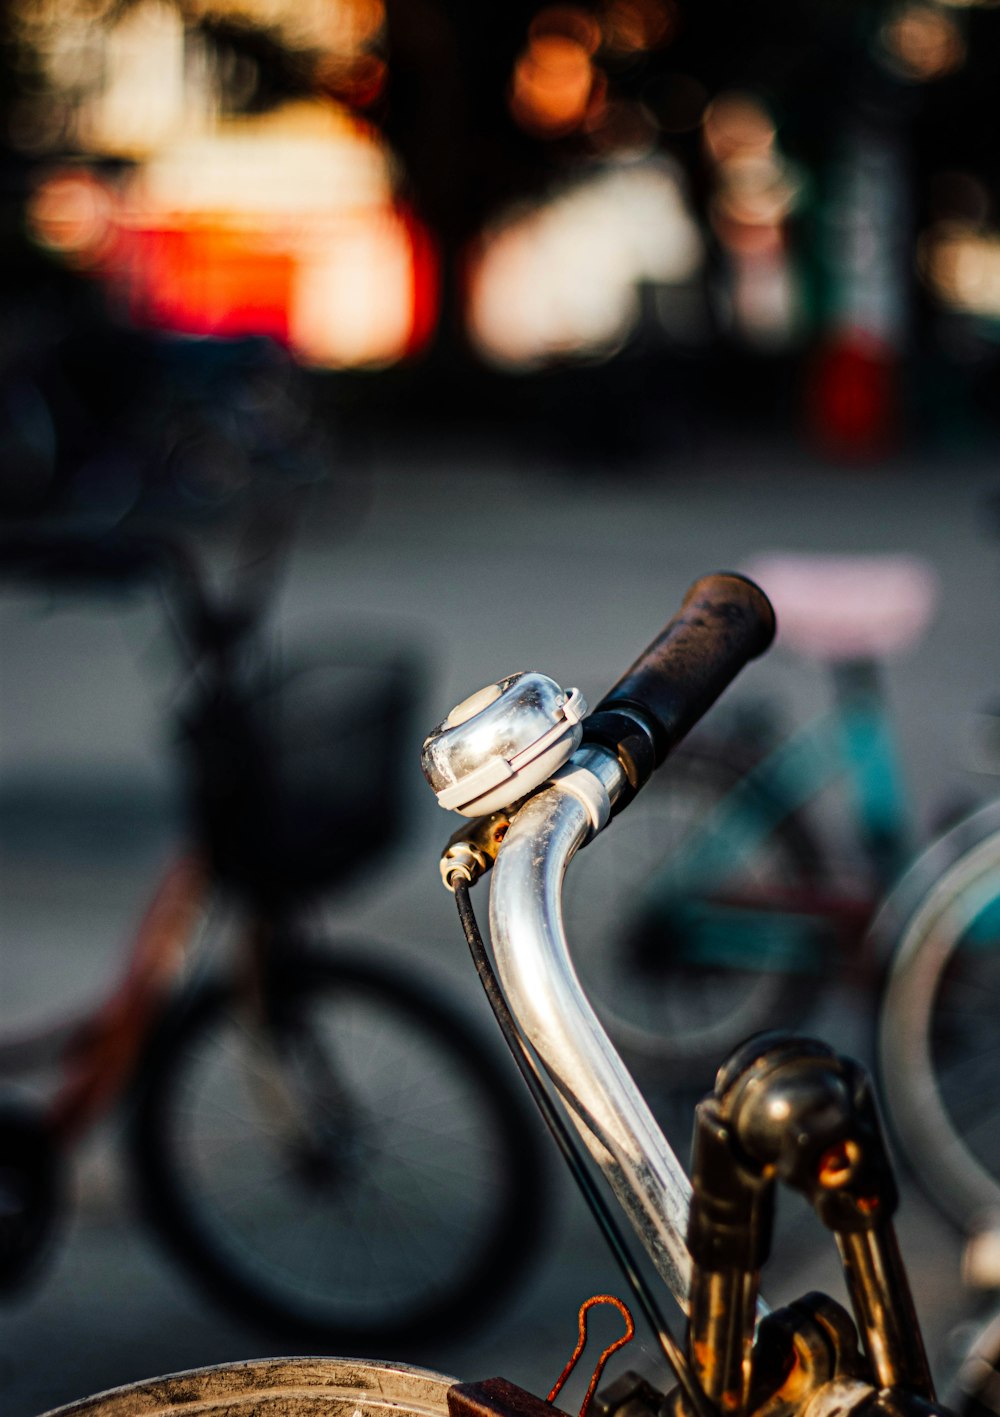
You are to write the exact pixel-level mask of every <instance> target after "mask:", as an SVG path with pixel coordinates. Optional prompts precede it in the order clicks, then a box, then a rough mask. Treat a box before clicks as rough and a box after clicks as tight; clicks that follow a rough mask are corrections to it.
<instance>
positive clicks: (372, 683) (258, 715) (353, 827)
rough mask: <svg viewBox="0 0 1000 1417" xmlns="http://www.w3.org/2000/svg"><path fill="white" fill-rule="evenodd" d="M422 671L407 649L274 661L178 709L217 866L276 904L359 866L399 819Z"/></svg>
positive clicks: (198, 811)
mask: <svg viewBox="0 0 1000 1417" xmlns="http://www.w3.org/2000/svg"><path fill="white" fill-rule="evenodd" d="M418 697H419V674H418V672H416V670H415V666H414V665H413V664H412V663H408V662H405V661H404V660H402V659H398V658H397V659H385V660H381V661H378V662H373V661H372V660H370V659H363V658H358V659H347V658H343V659H337V660H334V661H326V662H315V663H300V664H298V665H291V666H288V665H285V666H282V667H281V668H280V669H276V668H275V667H274V666H269V667H268V668H267V669H266V670H263V671H257V672H256V673H255V674H254V675H253V676H252V677H251V678H250V679H249V680H247V681H244V682H241V683H240V684H239V686H238V687H234V686H232V685H225V686H218V685H217V686H216V687H215V688H214V689H211V690H202V691H201V693H200V694H199V695H198V696H197V697H196V699H195V701H194V702H193V703H192V704H191V705H190V706H189V707H188V709H187V710H186V711H185V713H184V714H183V715H182V725H183V733H182V742H183V745H184V748H185V750H186V752H187V756H188V781H189V785H190V809H191V815H192V819H193V828H194V833H195V836H196V837H197V839H198V840H199V841H200V843H201V845H202V847H203V848H204V850H205V851H206V852H207V854H208V857H209V860H210V863H211V865H212V868H213V870H214V871H215V873H216V874H217V876H218V878H219V879H221V880H222V881H223V882H225V883H226V884H228V885H229V886H231V887H232V888H234V889H235V890H237V891H238V892H240V893H241V894H243V895H246V896H249V897H250V898H252V899H254V900H255V901H258V902H261V903H265V904H267V903H270V904H273V905H277V904H280V903H282V902H283V901H287V900H288V899H289V898H292V897H301V896H303V895H308V894H313V893H316V892H319V891H325V890H328V889H330V888H331V887H333V886H335V885H337V884H338V883H340V882H343V881H344V880H345V879H347V878H349V877H350V876H351V875H352V874H354V873H356V872H358V871H359V870H360V869H361V867H362V866H363V865H364V864H365V863H366V862H367V861H368V859H369V858H370V857H372V856H374V855H375V854H377V853H379V852H381V851H382V850H384V849H385V848H386V847H388V846H389V845H390V844H391V843H392V841H393V839H394V837H395V836H396V835H397V833H398V831H399V829H400V820H399V819H400V815H401V813H400V810H399V808H400V799H401V796H402V794H401V784H402V782H403V781H404V780H405V771H406V767H407V765H408V750H409V748H410V746H411V744H412V741H413V734H414V731H415V722H416V712H415V710H416V705H417V700H418Z"/></svg>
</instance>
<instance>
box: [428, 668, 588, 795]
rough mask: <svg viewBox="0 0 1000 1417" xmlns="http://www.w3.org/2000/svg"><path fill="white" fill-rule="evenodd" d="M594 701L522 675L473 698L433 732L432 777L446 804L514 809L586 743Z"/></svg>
mask: <svg viewBox="0 0 1000 1417" xmlns="http://www.w3.org/2000/svg"><path fill="white" fill-rule="evenodd" d="M586 712H587V704H586V701H585V700H584V697H583V695H582V694H581V693H580V691H579V689H568V690H566V691H564V690H562V689H560V687H559V685H558V684H557V683H556V682H555V680H554V679H549V678H548V677H547V676H546V675H545V674H536V673H535V672H534V671H531V670H528V671H524V670H522V671H521V673H519V674H509V675H508V676H507V678H506V679H500V680H498V681H497V682H496V683H495V684H487V686H486V687H485V689H480V690H478V692H477V693H475V694H470V696H469V697H468V698H467V699H463V700H462V702H461V703H460V704H457V705H456V707H455V708H453V709H452V711H451V713H450V714H449V715H448V717H447V718H446V719H445V720H444V722H443V723H439V724H438V726H437V727H436V728H435V729H434V730H433V731H432V732H431V733H429V734H428V736H427V738H426V739H425V740H424V746H423V749H422V750H421V754H420V762H421V766H422V767H423V770H424V776H425V777H426V779H427V781H428V782H429V783H430V785H431V787H433V789H434V791H435V793H436V794H437V799H438V802H439V803H440V804H441V806H442V807H445V808H447V809H449V810H453V811H456V812H461V813H462V815H463V816H465V817H480V816H485V815H486V814H487V813H489V812H496V811H499V809H500V808H501V807H509V806H510V805H511V804H512V803H514V802H517V801H519V800H520V798H522V797H524V796H526V795H527V793H529V792H530V791H531V790H532V789H533V788H535V787H538V786H539V785H540V784H541V783H543V782H544V781H545V779H546V778H548V777H551V776H552V774H553V773H554V772H556V771H557V770H558V769H559V768H561V767H562V765H563V763H565V762H566V761H567V759H568V758H569V756H570V754H571V753H573V752H574V751H575V750H576V748H577V747H579V744H580V738H581V736H582V734H583V728H582V726H581V720H582V718H583V716H584V714H585V713H586Z"/></svg>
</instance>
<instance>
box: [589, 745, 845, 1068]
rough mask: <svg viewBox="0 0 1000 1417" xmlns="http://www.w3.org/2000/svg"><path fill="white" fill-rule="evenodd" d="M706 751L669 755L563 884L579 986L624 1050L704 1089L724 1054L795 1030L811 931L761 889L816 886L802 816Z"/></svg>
mask: <svg viewBox="0 0 1000 1417" xmlns="http://www.w3.org/2000/svg"><path fill="white" fill-rule="evenodd" d="M725 753H726V749H724V748H723V749H722V750H721V751H720V750H717V749H715V748H713V747H712V746H710V745H704V744H702V745H700V746H699V747H697V748H691V749H690V750H683V751H681V752H678V753H676V754H675V755H674V756H673V757H672V758H671V759H670V761H669V762H668V763H667V765H666V767H665V768H664V769H663V771H662V773H661V774H660V776H659V777H658V778H657V777H654V779H653V780H652V782H651V783H650V785H649V786H648V787H646V788H645V789H644V791H643V792H642V793H641V794H640V795H639V797H638V798H637V799H636V801H635V803H634V804H633V805H632V806H631V807H630V808H629V810H628V812H627V813H625V814H623V816H622V817H621V818H618V819H616V820H615V821H614V822H613V823H612V825H611V827H610V829H609V830H608V831H606V832H604V833H603V834H602V835H601V836H600V837H598V838H597V840H596V841H595V842H594V843H593V844H592V845H590V846H588V847H587V851H586V869H582V870H581V871H580V873H579V879H576V878H574V876H573V873H572V871H571V872H570V875H569V877H568V879H567V892H566V914H567V935H568V938H569V941H570V945H571V948H572V950H573V956H574V960H575V962H576V965H577V969H578V971H579V974H580V979H581V982H582V983H583V986H584V988H585V989H586V991H587V993H588V995H589V996H590V998H591V999H592V1001H593V1003H594V1007H595V1008H596V1009H597V1011H598V1013H600V1014H601V1016H602V1018H603V1019H604V1021H605V1024H606V1025H607V1027H608V1030H609V1032H610V1033H611V1035H612V1037H613V1038H614V1039H615V1041H616V1043H617V1044H618V1045H619V1046H620V1047H621V1049H622V1051H623V1052H624V1053H625V1054H626V1055H627V1056H628V1057H629V1058H630V1060H632V1061H634V1062H635V1063H636V1064H637V1065H639V1066H641V1065H642V1064H643V1063H645V1062H649V1063H654V1064H656V1065H657V1066H658V1067H660V1066H662V1068H663V1070H664V1073H665V1074H666V1075H667V1076H668V1077H669V1079H670V1080H672V1081H674V1082H677V1083H685V1084H687V1083H698V1084H700V1085H707V1084H708V1083H710V1081H711V1077H712V1074H713V1072H714V1070H715V1069H716V1068H717V1067H718V1065H719V1064H720V1063H721V1061H722V1059H723V1057H724V1056H725V1055H726V1054H727V1053H728V1052H729V1050H730V1049H731V1048H733V1047H735V1046H736V1044H738V1043H740V1042H742V1041H743V1040H744V1039H745V1038H747V1037H748V1036H749V1035H750V1034H752V1033H756V1032H758V1031H759V1030H761V1029H764V1028H780V1027H792V1026H795V1025H798V1024H799V1023H800V1022H801V1020H802V1018H803V1016H804V1015H805V1013H806V1012H807V1009H808V1007H809V1004H810V1002H811V1001H812V999H813V997H814V996H815V992H816V975H817V971H818V969H819V966H820V965H821V963H822V956H821V954H820V953H819V952H818V951H817V948H816V945H817V942H816V938H815V934H816V922H815V921H810V920H809V919H807V918H803V917H802V916H800V915H789V914H785V913H783V912H782V910H781V908H780V905H779V907H778V908H777V909H776V908H773V907H772V908H770V909H769V908H767V901H768V893H769V892H771V893H772V899H773V900H775V901H779V902H780V901H781V900H782V897H783V895H784V894H785V893H794V892H796V891H800V892H801V891H804V890H806V889H807V888H808V886H809V885H810V884H815V882H816V881H817V880H818V879H819V878H820V876H821V874H822V871H821V858H820V852H819V848H818V846H817V845H816V843H815V841H814V839H813V837H812V835H811V833H810V832H809V830H808V828H807V826H806V825H805V823H804V822H803V821H802V820H801V818H800V817H799V816H797V815H795V814H794V813H789V812H788V810H787V808H785V807H784V805H783V804H782V803H781V802H780V801H779V800H778V799H777V798H775V797H774V796H772V795H771V794H769V793H768V792H767V791H766V789H765V788H764V787H763V786H762V785H757V784H755V782H754V780H753V779H752V778H750V777H748V776H747V770H746V769H745V768H744V767H742V766H740V765H737V764H735V763H734V762H733V761H732V760H731V759H727V758H726V756H725Z"/></svg>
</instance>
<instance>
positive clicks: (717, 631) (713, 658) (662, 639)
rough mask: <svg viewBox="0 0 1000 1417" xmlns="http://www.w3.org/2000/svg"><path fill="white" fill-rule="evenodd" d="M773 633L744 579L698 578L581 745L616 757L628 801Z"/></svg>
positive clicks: (766, 611)
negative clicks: (628, 791) (590, 745)
mask: <svg viewBox="0 0 1000 1417" xmlns="http://www.w3.org/2000/svg"><path fill="white" fill-rule="evenodd" d="M775 628H776V626H775V618H774V610H773V609H772V607H771V602H770V601H769V600H768V598H767V596H766V595H765V594H764V592H763V591H762V590H761V589H760V587H759V586H757V585H755V584H754V582H753V581H751V580H748V579H747V577H746V576H740V575H737V574H735V573H734V572H729V571H719V572H717V573H715V574H714V575H708V576H702V577H701V578H700V579H699V580H697V581H695V583H694V585H693V586H692V587H691V589H690V590H689V591H688V593H687V594H686V595H685V597H684V600H683V602H682V604H681V608H680V610H679V611H678V613H677V614H676V615H675V616H674V618H673V619H672V620H671V621H670V622H669V623H668V624H667V625H666V626H665V628H664V629H663V631H662V632H661V633H660V634H659V635H658V636H657V637H656V639H655V640H654V641H653V643H652V644H651V645H650V646H649V648H648V649H646V650H644V651H643V653H642V654H641V655H640V656H639V658H638V659H637V660H636V662H635V663H634V664H633V665H632V667H631V669H629V670H628V672H627V673H626V674H624V675H623V676H622V678H621V679H619V681H618V683H617V684H616V685H615V686H614V688H613V689H612V690H611V691H610V693H608V694H606V695H605V696H604V698H603V699H602V700H601V702H600V703H599V704H598V705H597V708H596V709H595V710H594V712H593V713H592V714H591V715H590V717H589V718H588V719H586V721H585V724H584V739H585V741H587V742H591V743H601V744H603V745H604V746H605V747H610V748H612V749H613V750H614V751H615V752H617V754H618V758H619V761H620V762H621V764H622V767H623V768H624V769H625V773H626V776H627V777H628V780H629V783H630V785H631V787H632V789H633V793H634V792H635V791H637V790H638V789H639V788H640V787H641V786H642V784H643V783H644V782H645V781H646V780H647V778H648V777H649V775H650V773H651V772H652V771H653V769H654V768H655V767H659V765H660V763H662V762H663V760H664V758H665V757H666V756H667V754H668V753H669V752H670V751H671V749H672V748H674V747H675V746H676V745H677V743H679V742H680V740H681V739H682V738H683V737H684V735H685V734H686V733H687V732H688V731H689V730H690V729H691V728H693V727H694V725H695V724H696V723H697V722H698V720H699V719H700V718H701V716H702V714H704V713H705V712H706V711H707V710H708V709H709V708H711V706H712V704H714V703H715V700H716V699H717V698H718V697H719V695H720V694H721V693H722V691H723V689H725V688H726V686H727V685H728V684H730V683H731V682H732V680H733V679H735V677H736V675H737V674H738V673H739V671H740V670H741V669H742V668H743V666H744V665H745V664H747V663H748V662H749V661H750V660H751V659H756V658H757V656H758V655H760V654H763V653H764V651H765V650H766V649H767V647H768V646H769V645H770V644H771V641H772V640H773V639H774V633H775ZM631 795H632V794H628V796H631ZM621 805H624V802H622V804H621Z"/></svg>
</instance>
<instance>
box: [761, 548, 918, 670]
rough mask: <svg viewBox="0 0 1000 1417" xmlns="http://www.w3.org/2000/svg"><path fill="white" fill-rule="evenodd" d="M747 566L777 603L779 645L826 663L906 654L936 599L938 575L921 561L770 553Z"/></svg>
mask: <svg viewBox="0 0 1000 1417" xmlns="http://www.w3.org/2000/svg"><path fill="white" fill-rule="evenodd" d="M745 569H746V573H747V575H749V576H750V577H751V578H752V579H753V580H755V581H756V582H757V584H758V585H759V586H760V587H761V589H762V590H763V591H764V592H765V593H766V594H767V595H768V597H769V598H770V600H771V603H772V604H773V606H774V609H775V612H776V614H777V617H778V634H779V637H780V641H781V643H782V644H784V645H787V646H788V647H789V648H790V649H794V650H796V651H797V652H798V653H799V654H804V655H809V656H810V657H811V658H813V659H821V660H825V661H828V662H832V661H835V660H848V659H882V658H886V657H887V656H889V655H893V654H898V653H900V652H901V651H902V650H904V649H907V648H908V647H909V646H910V645H912V644H913V643H915V641H917V640H918V639H919V638H920V636H921V635H922V634H923V632H924V630H925V629H926V628H927V626H928V625H929V623H930V621H931V617H932V616H933V614H934V607H935V604H936V601H937V589H938V581H937V575H936V574H935V572H934V570H933V568H932V567H931V566H930V565H928V564H927V562H926V561H922V560H920V559H919V558H918V557H916V556H908V555H897V554H886V555H877V556H826V555H810V554H809V553H799V552H787V553H786V552H767V553H764V554H762V555H760V556H755V557H753V559H752V560H751V561H750V562H749V563H748V564H747V566H746V568H745Z"/></svg>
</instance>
